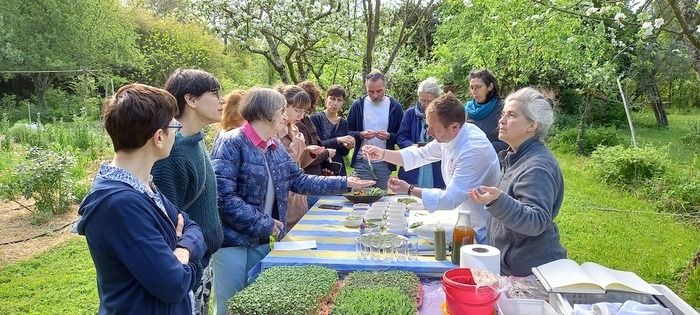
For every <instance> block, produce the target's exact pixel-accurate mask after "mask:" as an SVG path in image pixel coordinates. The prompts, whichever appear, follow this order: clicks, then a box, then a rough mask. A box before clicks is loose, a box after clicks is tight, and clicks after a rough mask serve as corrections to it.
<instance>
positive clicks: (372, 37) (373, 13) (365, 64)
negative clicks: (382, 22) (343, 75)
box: [362, 0, 381, 77]
mask: <svg viewBox="0 0 700 315" xmlns="http://www.w3.org/2000/svg"><path fill="white" fill-rule="evenodd" d="M380 4H381V0H375V3H374V7H372V0H363V1H362V6H363V9H364V12H363V15H364V19H365V24H366V26H367V35H366V36H365V40H366V45H365V56H364V58H363V60H362V77H365V76H366V75H367V74H368V73H370V72H371V71H372V63H373V60H372V55H373V54H374V45H375V44H376V42H377V35H378V34H379V17H380V14H381V11H380Z"/></svg>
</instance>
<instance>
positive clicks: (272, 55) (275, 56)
mask: <svg viewBox="0 0 700 315" xmlns="http://www.w3.org/2000/svg"><path fill="white" fill-rule="evenodd" d="M265 40H266V41H267V45H268V47H270V50H268V51H266V52H265V54H263V55H264V56H265V57H266V58H267V60H268V61H270V64H271V65H272V68H274V69H275V71H277V73H279V75H280V79H282V82H284V84H292V80H291V79H290V77H289V70H288V69H287V67H286V66H285V64H284V61H282V57H280V54H279V51H278V50H277V47H278V45H277V43H276V42H275V40H274V39H273V38H272V36H269V35H265Z"/></svg>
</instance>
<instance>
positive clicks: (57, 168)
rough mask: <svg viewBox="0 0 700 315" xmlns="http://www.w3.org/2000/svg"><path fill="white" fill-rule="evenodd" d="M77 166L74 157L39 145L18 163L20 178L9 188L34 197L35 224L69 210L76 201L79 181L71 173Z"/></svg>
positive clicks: (18, 175) (18, 176)
mask: <svg viewBox="0 0 700 315" xmlns="http://www.w3.org/2000/svg"><path fill="white" fill-rule="evenodd" d="M73 166H75V158H74V157H72V156H70V155H68V154H62V153H56V152H52V151H49V150H44V149H39V148H31V149H30V150H29V154H28V156H27V158H26V159H25V160H24V161H22V162H21V163H20V164H19V165H18V166H17V168H16V174H17V179H18V180H17V181H15V182H12V183H9V185H10V186H11V187H9V189H10V191H20V192H21V193H22V195H24V197H25V198H33V199H34V201H35V202H36V203H35V209H34V213H33V214H32V223H35V224H37V223H43V222H45V221H47V220H48V219H49V218H51V216H52V215H53V214H57V213H64V212H66V211H68V209H69V206H70V205H71V203H72V202H74V201H75V196H74V194H73V193H74V190H73V189H74V186H75V180H74V179H73V178H72V177H71V176H70V169H71V168H72V167H73ZM13 186H14V187H13Z"/></svg>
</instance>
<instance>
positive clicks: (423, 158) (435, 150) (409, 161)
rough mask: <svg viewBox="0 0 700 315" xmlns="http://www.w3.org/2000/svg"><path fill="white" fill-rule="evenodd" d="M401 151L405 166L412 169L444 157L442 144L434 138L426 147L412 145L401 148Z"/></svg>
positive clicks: (408, 169) (406, 168)
mask: <svg viewBox="0 0 700 315" xmlns="http://www.w3.org/2000/svg"><path fill="white" fill-rule="evenodd" d="M399 153H401V160H403V168H404V169H405V170H407V171H410V170H412V169H416V168H419V167H421V166H423V165H426V164H430V163H433V162H437V161H440V159H442V145H441V144H440V143H438V142H437V141H435V140H433V141H430V142H428V144H426V145H425V146H424V147H418V146H415V145H412V146H409V147H406V148H403V149H401V150H399Z"/></svg>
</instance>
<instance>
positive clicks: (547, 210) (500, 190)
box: [469, 87, 566, 276]
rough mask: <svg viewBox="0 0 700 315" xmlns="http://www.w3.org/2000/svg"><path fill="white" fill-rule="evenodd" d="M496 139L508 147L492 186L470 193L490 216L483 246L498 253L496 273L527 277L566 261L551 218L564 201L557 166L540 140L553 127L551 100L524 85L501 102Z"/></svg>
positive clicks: (562, 183) (562, 186) (560, 177)
mask: <svg viewBox="0 0 700 315" xmlns="http://www.w3.org/2000/svg"><path fill="white" fill-rule="evenodd" d="M498 123H499V129H498V138H499V139H501V140H503V141H504V142H505V143H507V144H508V146H510V147H509V149H508V150H505V151H501V152H500V153H499V155H498V156H499V158H500V160H501V165H502V168H503V178H502V179H501V182H500V184H499V185H498V187H487V186H480V187H478V188H474V189H470V190H469V196H470V197H471V198H472V200H474V201H475V202H478V203H481V204H485V205H486V210H487V211H488V212H489V213H490V214H491V220H490V221H489V223H488V225H487V231H488V232H487V233H488V243H489V244H490V245H493V246H495V247H497V248H498V249H500V250H501V273H502V274H504V275H514V276H527V275H530V274H532V267H536V266H539V265H542V264H545V263H548V262H550V261H554V260H557V259H561V258H566V249H564V247H563V246H562V245H561V242H560V240H559V229H558V228H557V225H556V223H554V218H556V216H557V215H558V214H559V210H560V208H561V203H562V199H563V197H564V178H563V177H562V174H561V169H560V168H559V163H558V162H557V160H556V159H555V158H554V155H552V152H551V151H549V149H547V147H546V146H545V145H544V143H543V142H542V140H543V139H544V138H545V137H546V136H547V132H548V131H549V128H550V127H551V126H552V123H554V109H553V102H552V100H551V99H550V98H548V97H546V96H544V95H543V94H542V93H541V92H540V91H538V90H536V89H533V88H530V87H527V88H523V89H520V90H518V91H516V92H514V93H512V94H510V95H508V97H507V98H506V101H505V106H504V107H503V113H502V115H501V119H500V120H499V121H498Z"/></svg>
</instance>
